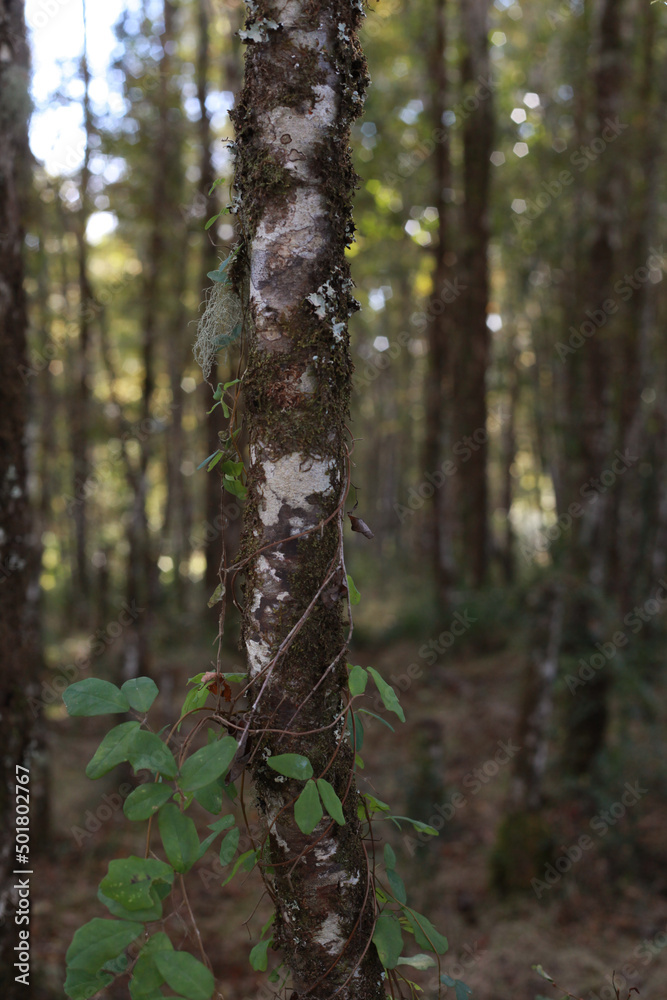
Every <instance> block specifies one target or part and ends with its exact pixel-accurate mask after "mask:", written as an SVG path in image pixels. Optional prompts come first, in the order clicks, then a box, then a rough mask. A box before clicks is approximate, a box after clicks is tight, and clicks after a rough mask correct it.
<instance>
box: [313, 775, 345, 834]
mask: <svg viewBox="0 0 667 1000" xmlns="http://www.w3.org/2000/svg"><path fill="white" fill-rule="evenodd" d="M317 790H318V792H319V793H320V798H321V799H322V802H323V804H324V808H325V809H326V811H327V812H328V813H329V815H330V816H331V817H332V819H335V820H336V822H337V823H338V825H339V826H345V817H344V816H343V803H342V802H341V801H340V799H339V798H338V795H337V794H336V790H335V789H334V787H333V785H331V784H329V782H328V781H327V780H326V778H318V779H317Z"/></svg>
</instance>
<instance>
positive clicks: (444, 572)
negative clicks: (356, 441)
mask: <svg viewBox="0 0 667 1000" xmlns="http://www.w3.org/2000/svg"><path fill="white" fill-rule="evenodd" d="M432 31H433V43H432V48H431V53H432V55H431V73H432V81H433V82H432V91H431V108H430V111H431V127H432V128H433V131H434V133H435V132H436V131H442V116H443V113H444V111H445V108H446V99H447V68H446V63H445V48H446V36H447V32H446V5H445V0H436V2H435V9H434V15H433V25H432ZM447 138H448V137H447ZM433 159H434V167H433V172H434V180H435V184H434V188H435V196H434V201H433V204H434V207H435V208H437V210H438V242H437V244H436V246H435V249H434V251H433V254H434V258H435V271H434V275H433V293H432V295H431V302H430V308H429V310H428V315H429V317H430V321H429V326H428V345H429V371H428V375H427V383H426V438H425V442H424V465H425V469H426V471H427V472H429V473H431V474H434V473H435V472H436V470H438V469H439V468H440V464H441V462H442V457H443V454H444V453H445V450H446V441H447V438H448V436H449V434H450V433H451V431H450V425H451V413H450V412H449V406H450V398H449V397H450V395H451V389H450V386H449V384H448V383H449V381H450V380H449V379H448V375H450V371H449V368H450V364H451V356H450V355H451V352H450V345H449V339H450V337H451V318H450V314H449V308H448V307H446V306H445V307H443V302H442V298H441V296H442V289H443V287H445V281H446V279H447V266H446V263H445V255H446V253H447V250H448V241H447V235H448V225H447V203H446V201H445V191H446V190H447V189H449V188H451V186H452V177H451V163H450V158H449V143H448V141H442V142H439V143H437V144H436V147H435V151H434V154H433ZM450 377H451V376H450ZM450 492H451V490H450V487H449V484H448V482H447V479H446V478H445V479H444V480H443V482H442V484H441V485H440V486H438V487H437V488H436V490H435V493H434V495H433V505H432V507H431V525H430V527H431V545H432V552H433V560H434V565H433V568H434V573H435V580H436V586H437V590H438V596H439V599H440V604H441V605H442V607H443V608H444V607H446V606H447V604H448V603H449V590H450V588H451V586H452V583H453V582H454V580H453V577H454V566H453V559H452V551H451V549H452V545H451V533H452V524H451V520H452V518H451V499H450Z"/></svg>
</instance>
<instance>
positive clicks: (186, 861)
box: [158, 802, 199, 988]
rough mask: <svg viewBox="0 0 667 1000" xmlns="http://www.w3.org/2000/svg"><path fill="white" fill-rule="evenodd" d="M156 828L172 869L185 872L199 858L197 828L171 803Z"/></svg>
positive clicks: (165, 806) (163, 809)
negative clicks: (158, 830)
mask: <svg viewBox="0 0 667 1000" xmlns="http://www.w3.org/2000/svg"><path fill="white" fill-rule="evenodd" d="M158 827H159V829H160V836H161V837H162V843H163V844H164V849H165V852H166V855H167V857H168V858H169V861H170V862H171V864H172V865H173V867H174V869H175V870H176V871H177V872H181V873H183V872H187V871H188V870H189V869H190V868H192V866H193V864H194V863H195V861H197V860H198V858H199V837H198V836H197V827H196V826H195V825H194V823H193V822H192V820H191V819H190V817H189V816H184V815H183V813H182V812H181V810H180V809H179V808H178V806H177V805H175V804H174V803H173V802H167V804H166V805H164V806H162V808H161V809H160V812H159V813H158ZM165 978H166V977H165ZM167 981H168V980H167ZM174 988H176V987H174Z"/></svg>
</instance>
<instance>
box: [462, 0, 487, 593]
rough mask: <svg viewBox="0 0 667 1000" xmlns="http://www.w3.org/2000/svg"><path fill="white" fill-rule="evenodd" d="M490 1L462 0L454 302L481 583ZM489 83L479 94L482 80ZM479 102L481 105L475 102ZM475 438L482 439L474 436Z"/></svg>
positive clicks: (468, 509) (465, 515) (466, 500)
mask: <svg viewBox="0 0 667 1000" xmlns="http://www.w3.org/2000/svg"><path fill="white" fill-rule="evenodd" d="M488 10H489V0H461V32H462V41H463V58H462V61H461V85H462V97H463V101H464V106H465V107H467V105H466V104H465V101H466V100H467V99H470V100H471V102H472V104H471V107H472V108H473V110H472V111H471V112H470V113H469V114H468V117H467V118H466V120H465V122H464V125H463V158H464V184H463V186H464V205H463V217H462V247H461V253H460V259H461V273H462V279H463V280H462V284H463V286H464V290H463V291H462V294H461V296H460V298H459V299H458V301H457V303H456V307H455V308H456V314H457V316H458V332H457V338H456V340H457V342H456V358H457V361H456V369H455V385H456V404H455V410H456V413H457V415H458V420H457V425H458V426H457V432H456V440H457V441H459V440H464V439H465V438H466V437H469V438H470V437H472V439H473V442H474V443H473V444H472V445H471V446H470V455H469V457H468V458H467V459H466V461H465V462H463V463H462V465H461V468H460V472H459V477H458V479H459V483H458V486H459V509H460V515H461V521H462V527H463V544H464V549H463V551H464V554H465V555H464V558H465V559H466V561H467V564H468V565H467V567H465V568H466V570H467V575H468V576H469V577H470V579H471V581H472V583H473V584H474V585H475V586H477V587H479V586H481V585H482V584H483V583H484V581H485V579H486V575H487V568H488V559H489V526H488V488H487V478H486V466H487V456H488V446H487V443H486V439H485V434H486V418H487V405H486V372H487V368H488V366H489V344H490V338H489V330H488V327H487V325H486V318H487V306H488V299H489V268H488V261H487V254H488V245H489V187H490V170H491V166H490V159H489V157H490V155H491V149H492V142H493V100H492V91H491V89H490V88H489V87H488V81H489V75H490V62H489V44H488ZM484 81H486V83H487V86H486V89H485V90H482V91H481V93H482V94H483V96H481V97H477V96H476V91H477V92H479V90H480V85H481V86H482V87H483V86H484ZM475 101H476V102H477V104H476V106H475ZM475 435H477V438H475Z"/></svg>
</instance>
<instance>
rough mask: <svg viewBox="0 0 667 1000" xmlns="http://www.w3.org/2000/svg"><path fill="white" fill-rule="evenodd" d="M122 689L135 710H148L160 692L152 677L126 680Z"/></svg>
mask: <svg viewBox="0 0 667 1000" xmlns="http://www.w3.org/2000/svg"><path fill="white" fill-rule="evenodd" d="M121 691H122V692H123V694H124V695H125V697H126V698H127V700H128V701H129V703H130V707H131V708H133V709H134V710H135V712H147V711H148V709H149V708H150V707H151V705H152V704H153V702H154V701H155V699H156V698H157V696H158V694H159V691H158V689H157V684H156V683H155V681H154V680H151V678H150V677H135V678H133V679H132V680H131V681H125V683H124V684H123V686H122V688H121Z"/></svg>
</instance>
